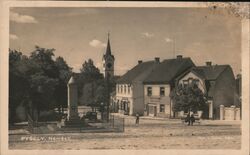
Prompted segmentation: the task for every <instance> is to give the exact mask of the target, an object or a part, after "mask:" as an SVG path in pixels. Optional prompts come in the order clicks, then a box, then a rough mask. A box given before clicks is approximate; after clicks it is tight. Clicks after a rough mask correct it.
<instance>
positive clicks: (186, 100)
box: [170, 83, 206, 112]
mask: <svg viewBox="0 0 250 155" xmlns="http://www.w3.org/2000/svg"><path fill="white" fill-rule="evenodd" d="M170 97H171V98H172V99H173V102H174V104H173V107H172V108H173V111H174V112H178V111H182V110H183V111H193V112H196V111H198V110H205V108H206V98H205V95H204V94H203V92H202V91H201V90H200V89H199V87H198V86H197V84H195V83H192V84H189V85H188V86H183V85H178V86H177V87H176V88H175V89H174V90H173V91H172V92H171V95H170Z"/></svg>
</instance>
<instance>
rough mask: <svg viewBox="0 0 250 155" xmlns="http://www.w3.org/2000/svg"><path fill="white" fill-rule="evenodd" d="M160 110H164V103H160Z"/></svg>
mask: <svg viewBox="0 0 250 155" xmlns="http://www.w3.org/2000/svg"><path fill="white" fill-rule="evenodd" d="M160 112H165V105H164V104H161V105H160Z"/></svg>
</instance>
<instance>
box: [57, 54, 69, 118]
mask: <svg viewBox="0 0 250 155" xmlns="http://www.w3.org/2000/svg"><path fill="white" fill-rule="evenodd" d="M55 65H56V68H57V70H58V73H59V75H58V85H57V86H56V88H55V100H56V106H57V108H58V111H59V113H62V112H63V108H65V107H67V100H68V95H67V92H68V91H67V83H68V81H69V79H70V77H71V75H72V68H71V67H69V66H68V64H67V63H66V61H65V60H64V59H63V58H62V57H57V58H56V60H55Z"/></svg>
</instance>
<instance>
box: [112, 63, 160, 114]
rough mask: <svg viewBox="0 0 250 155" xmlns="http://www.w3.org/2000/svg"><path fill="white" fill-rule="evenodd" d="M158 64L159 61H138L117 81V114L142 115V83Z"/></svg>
mask: <svg viewBox="0 0 250 155" xmlns="http://www.w3.org/2000/svg"><path fill="white" fill-rule="evenodd" d="M159 64H160V59H159V58H155V60H153V61H147V62H143V61H141V60H140V61H138V64H137V65H136V66H135V67H133V68H132V69H131V70H129V71H128V72H127V73H125V74H124V75H123V76H122V77H121V78H119V79H118V80H117V84H116V97H115V99H116V102H115V103H113V104H115V106H117V107H118V112H119V113H122V114H127V115H135V114H137V113H138V114H140V115H143V113H144V92H143V88H144V86H143V81H144V79H145V78H147V77H148V75H149V74H150V73H151V72H152V71H153V70H154V69H155V68H156V67H157V66H158V65H159Z"/></svg>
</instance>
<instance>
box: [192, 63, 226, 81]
mask: <svg viewBox="0 0 250 155" xmlns="http://www.w3.org/2000/svg"><path fill="white" fill-rule="evenodd" d="M227 67H230V66H229V65H212V66H197V67H194V68H192V71H193V72H195V73H197V74H198V75H200V76H201V77H202V78H204V79H205V80H216V79H217V78H218V77H219V75H220V74H221V73H222V72H223V71H224V70H225V69H226V68H227Z"/></svg>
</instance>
